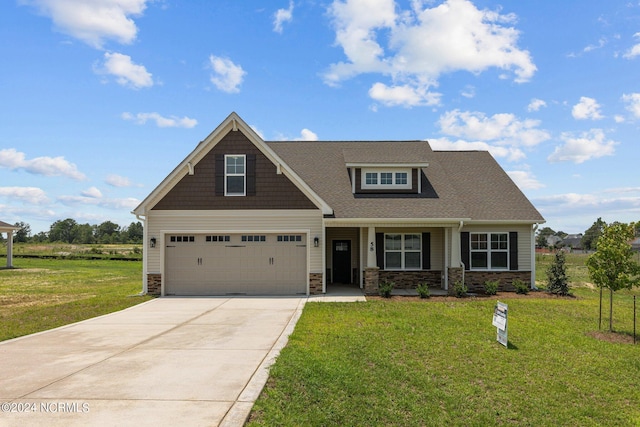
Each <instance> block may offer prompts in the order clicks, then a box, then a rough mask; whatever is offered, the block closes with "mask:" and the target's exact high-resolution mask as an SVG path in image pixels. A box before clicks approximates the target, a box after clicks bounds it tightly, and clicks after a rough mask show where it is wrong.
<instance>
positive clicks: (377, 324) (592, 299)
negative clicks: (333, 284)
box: [248, 256, 640, 426]
mask: <svg viewBox="0 0 640 427" xmlns="http://www.w3.org/2000/svg"><path fill="white" fill-rule="evenodd" d="M585 258H586V257H585V256H580V257H577V256H570V257H567V265H568V270H569V274H570V277H577V280H578V283H579V284H580V286H576V287H574V295H575V297H574V298H559V297H546V298H541V296H542V295H540V294H538V293H535V292H534V293H531V294H530V296H528V297H525V298H520V299H509V300H505V301H507V303H508V305H509V348H508V349H507V348H504V347H503V346H502V345H500V344H498V343H497V342H496V329H495V328H494V327H493V326H492V325H491V317H492V313H493V308H494V304H495V299H489V298H475V299H474V298H469V299H463V300H455V301H451V300H440V301H438V299H437V298H432V299H431V300H413V301H397V300H382V299H378V300H373V301H368V302H366V303H311V302H310V303H307V305H306V307H305V309H304V312H303V314H302V317H301V318H300V320H299V321H298V323H297V325H296V328H295V331H294V333H293V334H292V335H291V336H290V338H289V343H288V345H287V346H286V347H285V348H284V349H283V350H282V352H281V354H280V356H279V357H278V359H277V361H276V363H275V364H274V365H273V366H272V368H271V372H270V377H269V380H268V382H267V385H266V387H265V388H264V390H263V392H262V394H261V396H260V398H259V399H258V401H257V402H256V404H255V406H254V407H253V410H252V413H251V416H250V421H249V423H248V425H250V426H258V425H268V426H271V425H282V426H298V425H309V426H329V425H353V426H364V425H367V426H369V425H372V426H373V425H375V426H378V425H385V426H386V425H402V426H414V425H415V426H441V425H452V426H493V425H500V426H502V425H518V426H520V425H522V426H559V425H569V426H640V387H638V378H640V345H636V346H634V345H632V344H629V343H621V342H610V341H607V340H601V339H596V338H595V337H594V336H595V335H596V334H595V333H596V332H597V329H598V291H597V289H593V288H591V287H589V286H588V283H587V282H586V281H587V280H588V275H586V276H585V275H584V272H585V271H586V270H584V269H583V268H582V267H581V264H582V265H583V262H584V259H585ZM540 272H541V273H542V274H543V276H542V280H544V278H546V276H544V268H541V269H540V270H539V271H538V273H540ZM583 280H585V282H584V284H583V282H582V281H583ZM539 284H542V283H539ZM633 294H635V295H640V292H638V290H635V291H634V292H619V293H616V296H615V299H614V301H615V302H614V327H615V328H616V330H617V331H618V332H619V333H620V334H619V335H616V336H617V337H620V336H622V337H626V338H627V341H629V335H631V334H632V331H633V310H632V305H633V299H632V295H633ZM605 312H606V313H608V310H605ZM602 336H604V337H605V338H610V337H609V336H608V335H607V334H606V333H605V334H602Z"/></svg>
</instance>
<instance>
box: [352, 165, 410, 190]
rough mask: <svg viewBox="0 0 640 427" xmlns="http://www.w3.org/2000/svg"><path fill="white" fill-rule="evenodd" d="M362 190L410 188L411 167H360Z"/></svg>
mask: <svg viewBox="0 0 640 427" xmlns="http://www.w3.org/2000/svg"><path fill="white" fill-rule="evenodd" d="M362 174H363V178H364V179H362V189H363V190H411V169H404V168H403V169H397V170H393V169H362Z"/></svg>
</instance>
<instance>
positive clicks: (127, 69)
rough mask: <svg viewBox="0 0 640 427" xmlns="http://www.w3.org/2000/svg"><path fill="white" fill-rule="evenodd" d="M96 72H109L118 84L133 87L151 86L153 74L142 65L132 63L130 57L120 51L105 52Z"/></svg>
mask: <svg viewBox="0 0 640 427" xmlns="http://www.w3.org/2000/svg"><path fill="white" fill-rule="evenodd" d="M95 71H96V73H99V74H111V75H113V76H115V77H116V81H117V82H118V84H120V85H122V86H127V87H130V88H133V89H140V88H143V87H151V86H153V75H152V74H151V73H149V72H148V71H147V69H146V68H145V67H144V65H138V64H134V63H133V62H132V61H131V57H130V56H128V55H123V54H122V53H117V52H114V53H110V52H105V54H104V63H103V64H102V67H96V69H95Z"/></svg>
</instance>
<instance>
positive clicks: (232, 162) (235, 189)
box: [224, 154, 247, 196]
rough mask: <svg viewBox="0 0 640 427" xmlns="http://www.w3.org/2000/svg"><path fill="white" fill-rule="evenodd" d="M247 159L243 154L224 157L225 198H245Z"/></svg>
mask: <svg viewBox="0 0 640 427" xmlns="http://www.w3.org/2000/svg"><path fill="white" fill-rule="evenodd" d="M246 163H247V158H246V156H245V155H244V154H233V155H230V154H228V155H225V156H224V194H225V196H245V195H246V194H247V193H246V188H247V186H246V184H247V174H246Z"/></svg>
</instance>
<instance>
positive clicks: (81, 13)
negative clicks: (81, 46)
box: [19, 0, 149, 49]
mask: <svg viewBox="0 0 640 427" xmlns="http://www.w3.org/2000/svg"><path fill="white" fill-rule="evenodd" d="M148 1H149V0H19V2H20V3H21V4H26V5H31V6H34V7H36V8H37V9H38V11H39V12H40V13H41V14H43V15H45V16H48V17H50V18H51V19H52V20H53V23H54V25H55V27H56V29H57V30H58V31H60V32H62V33H64V34H68V35H70V36H72V37H74V38H77V39H79V40H82V41H83V42H85V43H87V44H88V45H90V46H92V47H94V48H96V49H101V48H102V46H103V45H104V43H105V41H106V40H109V39H111V40H115V41H117V42H118V43H124V44H128V43H131V42H133V41H134V40H135V38H136V35H137V32H138V28H137V27H136V24H135V22H134V21H133V20H132V19H131V17H132V16H140V15H142V13H143V12H144V10H145V8H146V7H147V2H148Z"/></svg>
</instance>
